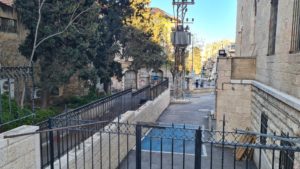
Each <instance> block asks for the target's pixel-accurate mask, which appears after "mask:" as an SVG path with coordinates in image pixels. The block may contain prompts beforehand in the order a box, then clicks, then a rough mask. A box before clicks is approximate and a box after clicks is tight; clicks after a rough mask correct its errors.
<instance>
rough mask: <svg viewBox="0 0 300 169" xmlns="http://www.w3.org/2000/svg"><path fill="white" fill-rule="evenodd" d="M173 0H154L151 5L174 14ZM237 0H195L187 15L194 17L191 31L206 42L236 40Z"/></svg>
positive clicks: (199, 39)
mask: <svg viewBox="0 0 300 169" xmlns="http://www.w3.org/2000/svg"><path fill="white" fill-rule="evenodd" d="M172 2H173V0H152V3H151V7H158V8H160V9H162V10H164V11H166V12H167V13H169V14H171V15H173V5H172ZM236 13H237V0H195V5H192V6H190V7H189V9H188V13H187V17H188V18H194V19H195V22H194V24H193V25H190V27H191V32H192V33H193V34H196V36H197V39H198V41H201V39H203V40H204V41H205V42H206V43H209V42H213V41H217V40H221V39H230V40H233V41H234V40H235V33H236Z"/></svg>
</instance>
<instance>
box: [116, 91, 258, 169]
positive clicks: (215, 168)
mask: <svg viewBox="0 0 300 169" xmlns="http://www.w3.org/2000/svg"><path fill="white" fill-rule="evenodd" d="M189 99H190V100H191V103H188V104H171V105H170V106H169V107H168V108H167V109H166V110H165V112H164V113H163V114H162V115H161V117H160V118H159V119H158V121H157V122H160V123H174V124H193V125H199V126H202V127H204V128H205V129H208V121H209V120H208V115H209V114H210V112H211V110H213V109H214V105H215V95H214V94H212V93H205V94H192V95H190V97H189ZM204 137H205V136H204ZM203 149H204V150H203V151H205V152H203V153H202V154H205V156H202V169H210V168H212V169H221V164H222V148H220V147H215V146H213V148H212V153H211V147H210V145H204V146H203ZM135 154H136V152H135V151H134V150H133V151H131V152H130V153H129V155H128V157H127V159H125V160H124V161H123V162H122V164H121V167H120V168H121V169H127V168H128V169H135V157H136V156H135ZM171 158H172V156H171V153H160V152H152V156H151V158H150V153H149V152H146V151H143V152H142V168H143V169H150V166H151V168H152V169H160V168H163V169H169V168H170V169H171V168H172V167H171V166H172V165H171V164H172V163H171V162H172V160H171ZM173 158H174V164H173V168H174V169H183V168H185V169H194V158H195V156H194V154H186V155H185V156H183V154H182V153H176V154H174V156H173ZM211 161H212V167H211ZM127 162H128V163H127ZM150 164H151V165H150ZM233 164H234V157H233V150H232V149H227V148H225V149H224V161H223V165H224V169H233V168H234V167H233ZM127 165H128V166H127ZM244 168H246V162H245V161H242V162H236V169H244ZM248 169H256V167H255V166H254V165H253V163H252V162H249V165H248Z"/></svg>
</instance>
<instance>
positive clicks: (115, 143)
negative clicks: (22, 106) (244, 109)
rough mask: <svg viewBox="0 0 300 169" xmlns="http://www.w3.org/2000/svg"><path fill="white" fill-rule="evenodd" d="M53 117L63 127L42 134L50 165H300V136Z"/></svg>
mask: <svg viewBox="0 0 300 169" xmlns="http://www.w3.org/2000/svg"><path fill="white" fill-rule="evenodd" d="M52 120H53V121H52V122H53V123H57V122H55V121H58V123H57V124H61V125H60V126H58V127H57V128H54V130H51V131H44V132H42V133H41V134H44V133H48V135H49V136H50V138H49V142H50V144H49V147H50V149H49V154H50V155H49V160H50V163H49V168H69V166H75V167H74V168H120V169H148V168H149V169H152V168H183V169H185V168H193V169H225V168H230V169H245V168H246V169H266V168H279V166H280V165H281V166H280V169H290V168H291V169H294V168H293V167H296V165H297V164H300V161H299V160H300V159H299V153H300V147H299V142H300V138H299V137H288V136H281V135H276V134H260V133H257V132H251V131H242V130H236V131H234V132H227V131H225V130H224V128H223V130H222V131H216V130H206V129H204V128H202V127H200V126H198V125H186V124H159V123H138V124H126V123H118V122H111V123H109V124H106V125H105V127H104V123H105V122H103V121H81V120H68V119H52ZM66 123H68V124H69V126H65V124H66ZM70 133H72V137H69V138H68V137H57V136H64V135H68V134H70ZM261 136H263V137H264V138H266V144H261V142H260V138H261ZM297 144H298V145H297ZM70 145H73V146H70ZM66 148H67V149H66ZM296 157H298V158H296Z"/></svg>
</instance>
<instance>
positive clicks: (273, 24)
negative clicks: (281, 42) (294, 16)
mask: <svg viewBox="0 0 300 169" xmlns="http://www.w3.org/2000/svg"><path fill="white" fill-rule="evenodd" d="M277 13H278V0H271V15H270V27H269V44H268V55H274V54H275V46H276V29H277Z"/></svg>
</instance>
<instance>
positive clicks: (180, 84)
mask: <svg viewBox="0 0 300 169" xmlns="http://www.w3.org/2000/svg"><path fill="white" fill-rule="evenodd" d="M194 4H195V2H194V0H173V8H174V11H176V14H175V17H176V18H175V19H176V21H175V28H174V29H173V31H172V34H171V39H172V44H173V46H174V48H175V68H174V70H175V78H174V79H175V81H174V97H175V99H181V98H184V91H183V89H184V83H185V53H186V48H187V47H188V46H189V45H191V33H190V32H189V27H188V26H185V24H189V23H192V22H193V21H194V19H192V22H189V20H188V19H186V13H187V11H188V6H189V5H194Z"/></svg>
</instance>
